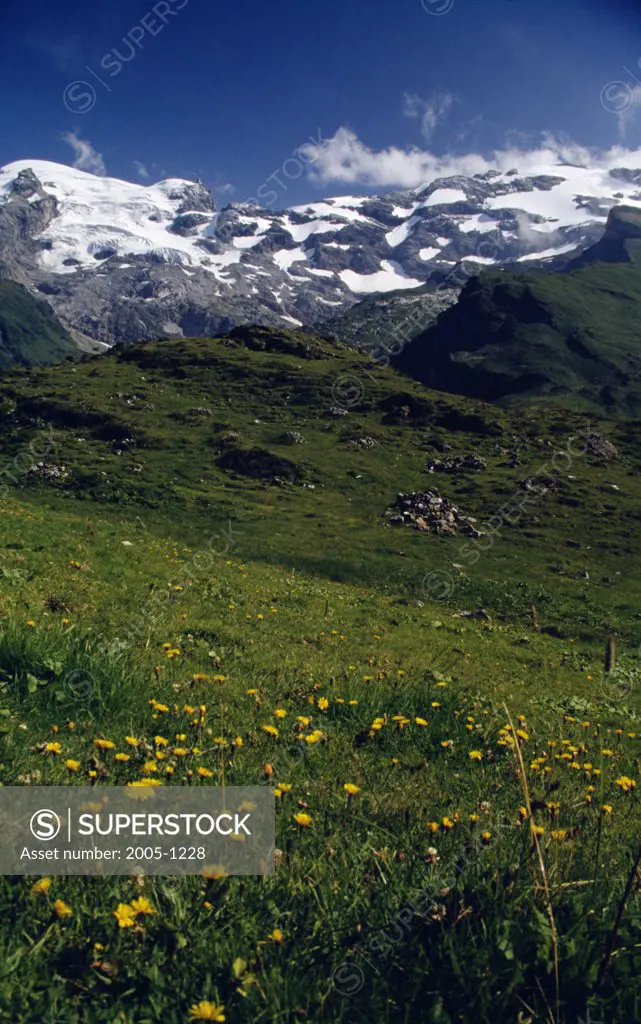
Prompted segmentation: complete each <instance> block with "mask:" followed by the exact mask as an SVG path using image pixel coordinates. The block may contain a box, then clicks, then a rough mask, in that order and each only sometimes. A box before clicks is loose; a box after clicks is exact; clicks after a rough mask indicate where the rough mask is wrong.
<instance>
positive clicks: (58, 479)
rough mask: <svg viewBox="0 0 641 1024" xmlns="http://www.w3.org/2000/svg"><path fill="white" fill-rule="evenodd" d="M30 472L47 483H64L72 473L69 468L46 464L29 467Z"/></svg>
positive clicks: (40, 463)
mask: <svg viewBox="0 0 641 1024" xmlns="http://www.w3.org/2000/svg"><path fill="white" fill-rule="evenodd" d="M29 472H30V473H34V474H35V475H36V476H37V477H39V478H40V479H41V480H44V481H46V482H47V483H54V484H56V483H62V482H63V481H64V480H66V479H67V478H68V476H69V473H70V472H71V471H70V470H69V468H68V467H67V466H62V465H58V466H57V465H55V464H52V463H46V462H37V463H36V464H35V465H34V466H30V467H29Z"/></svg>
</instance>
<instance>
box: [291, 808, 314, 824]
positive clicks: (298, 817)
mask: <svg viewBox="0 0 641 1024" xmlns="http://www.w3.org/2000/svg"><path fill="white" fill-rule="evenodd" d="M294 821H295V822H296V824H297V825H300V826H301V828H309V827H310V825H311V823H312V817H311V815H310V814H305V813H304V812H303V811H299V813H298V814H295V815H294Z"/></svg>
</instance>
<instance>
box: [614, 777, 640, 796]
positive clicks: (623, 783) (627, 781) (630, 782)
mask: <svg viewBox="0 0 641 1024" xmlns="http://www.w3.org/2000/svg"><path fill="white" fill-rule="evenodd" d="M615 783H616V785H617V786H619V787H620V789H622V790H623V792H624V793H629V792H630V790H631V789H636V785H637V784H636V782H635V781H634V779H631V778H629V776H627V775H621V777H620V778H618V779H616V780H615Z"/></svg>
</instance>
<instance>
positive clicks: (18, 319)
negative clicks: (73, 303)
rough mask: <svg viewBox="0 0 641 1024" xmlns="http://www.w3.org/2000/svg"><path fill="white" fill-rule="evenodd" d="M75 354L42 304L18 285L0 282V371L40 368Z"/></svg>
mask: <svg viewBox="0 0 641 1024" xmlns="http://www.w3.org/2000/svg"><path fill="white" fill-rule="evenodd" d="M77 354H78V346H77V345H76V344H75V343H74V342H73V340H72V339H71V338H70V337H69V334H68V333H67V331H65V329H64V328H63V327H62V325H61V324H60V322H59V321H58V320H57V319H56V317H55V316H54V314H53V312H52V310H51V309H50V308H49V306H48V305H47V303H46V302H38V301H37V300H36V299H34V298H33V296H32V295H30V294H29V292H28V291H27V290H26V288H23V287H22V285H19V284H16V283H15V282H13V281H0V369H2V370H6V369H8V368H9V367H11V366H14V365H16V364H18V365H24V366H42V365H47V364H49V363H55V362H57V361H58V360H60V359H64V358H65V356H69V355H77Z"/></svg>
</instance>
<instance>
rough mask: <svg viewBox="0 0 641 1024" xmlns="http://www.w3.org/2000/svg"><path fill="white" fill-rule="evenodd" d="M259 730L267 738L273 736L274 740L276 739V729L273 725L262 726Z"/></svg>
mask: <svg viewBox="0 0 641 1024" xmlns="http://www.w3.org/2000/svg"><path fill="white" fill-rule="evenodd" d="M261 728H262V730H263V732H266V733H267V735H268V736H273V737H274V738H277V737H278V729H277V728H276V726H275V725H263V726H261Z"/></svg>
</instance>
